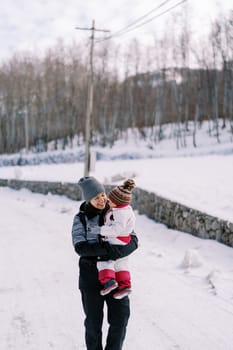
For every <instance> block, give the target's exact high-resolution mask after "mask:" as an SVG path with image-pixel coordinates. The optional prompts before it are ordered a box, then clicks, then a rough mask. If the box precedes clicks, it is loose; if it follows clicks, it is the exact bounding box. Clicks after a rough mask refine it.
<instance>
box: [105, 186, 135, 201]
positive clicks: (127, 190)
mask: <svg viewBox="0 0 233 350" xmlns="http://www.w3.org/2000/svg"><path fill="white" fill-rule="evenodd" d="M135 186H136V185H135V182H134V180H132V179H128V180H126V181H125V182H124V183H123V185H122V186H117V187H115V188H114V189H113V190H112V191H111V192H110V193H109V196H108V198H109V199H110V201H111V202H113V203H114V204H116V205H117V206H119V205H123V204H130V203H131V200H132V190H133V189H134V187H135Z"/></svg>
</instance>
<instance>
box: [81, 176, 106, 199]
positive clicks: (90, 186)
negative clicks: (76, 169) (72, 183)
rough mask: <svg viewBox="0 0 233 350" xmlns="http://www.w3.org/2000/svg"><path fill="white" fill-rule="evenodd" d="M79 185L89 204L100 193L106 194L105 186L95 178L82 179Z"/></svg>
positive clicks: (86, 177)
mask: <svg viewBox="0 0 233 350" xmlns="http://www.w3.org/2000/svg"><path fill="white" fill-rule="evenodd" d="M78 185H79V187H80V188H81V190H82V194H83V198H84V199H85V201H86V202H87V203H88V202H90V200H91V199H92V198H94V197H96V196H97V195H98V194H99V193H102V192H105V188H104V186H103V185H102V184H101V183H100V182H99V181H97V180H96V179H95V178H94V177H93V176H85V177H82V178H81V179H80V180H79V182H78Z"/></svg>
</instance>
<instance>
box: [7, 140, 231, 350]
mask: <svg viewBox="0 0 233 350" xmlns="http://www.w3.org/2000/svg"><path fill="white" fill-rule="evenodd" d="M228 136H229V135H228ZM221 140H222V143H221V144H216V142H215V143H214V141H213V139H212V140H211V142H209V143H207V142H206V139H205V137H204V136H203V138H202V137H201V134H199V144H200V147H199V148H198V149H193V148H192V147H191V146H189V147H187V148H186V149H183V150H181V152H177V151H175V150H174V147H173V149H172V147H171V143H170V145H168V143H169V142H170V141H168V143H167V144H165V143H163V145H162V144H161V147H160V146H158V147H157V148H156V154H157V156H156V158H152V157H151V155H148V147H146V145H145V144H143V143H142V142H141V143H138V142H136V141H135V140H132V139H130V140H128V141H127V142H126V141H122V142H119V143H117V145H116V146H115V147H113V149H106V150H105V155H106V159H107V158H108V159H111V160H103V159H102V160H99V161H97V162H96V165H95V169H94V170H93V171H92V172H91V175H93V176H95V177H97V178H98V179H99V180H100V181H102V182H104V183H106V184H107V183H115V184H118V183H121V182H122V179H123V178H126V177H133V178H134V179H135V181H136V184H137V186H138V187H140V188H143V189H146V190H148V191H153V192H156V193H157V194H159V195H162V196H164V197H167V198H169V199H172V200H176V201H178V202H180V203H183V204H186V205H189V206H191V207H193V208H196V209H199V210H202V211H205V212H207V213H209V214H212V215H216V216H218V217H220V218H223V219H226V220H229V221H231V222H233V188H232V179H233V153H232V151H231V150H232V143H229V140H228V138H227V137H225V136H223V135H221ZM187 141H189V140H187ZM133 150H134V151H135V153H136V152H138V154H140V155H141V156H140V157H138V158H140V159H124V160H122V159H116V160H114V161H113V160H112V159H113V158H114V157H113V156H114V155H117V154H118V155H119V154H122V152H123V151H125V152H126V151H127V152H128V153H129V154H130V153H131V152H133ZM102 151H103V150H102ZM143 154H144V158H143ZM159 154H160V156H159ZM148 156H149V157H150V158H148ZM134 158H135V157H134ZM83 171H84V165H83V163H81V162H80V163H78V162H77V163H73V164H72V163H65V164H53V165H52V164H41V165H38V166H33V165H30V166H23V167H19V166H12V167H11V166H7V167H0V178H15V179H28V180H46V181H62V182H64V181H68V182H77V180H78V179H79V178H80V177H81V176H83ZM119 179H120V180H119ZM79 205H80V202H76V201H72V200H69V199H68V198H66V197H63V196H53V195H51V194H48V195H41V194H35V193H34V194H33V193H31V192H29V191H28V190H25V189H24V190H20V191H15V190H12V189H9V188H4V187H0V211H1V219H0V324H1V328H0V349H3V350H21V349H23V350H41V349H43V350H49V349H56V350H64V349H66V350H75V349H79V350H81V349H85V343H84V327H83V321H84V315H83V311H82V306H81V299H80V294H79V291H78V287H77V276H78V256H77V255H76V254H75V252H74V250H73V247H72V244H71V226H72V221H73V216H74V214H75V213H76V212H77V211H78V208H79ZM136 220H137V221H136V232H137V234H138V237H139V242H140V246H139V249H138V250H137V251H136V252H134V253H133V254H132V255H131V257H130V263H131V273H132V281H133V293H132V295H131V296H130V300H131V318H130V321H129V325H128V331H127V337H126V340H125V344H124V349H125V350H142V349H144V348H146V349H161V350H171V349H180V350H202V349H211V350H232V344H233V331H232V324H233V249H232V248H230V247H228V246H225V245H223V244H221V243H219V242H216V241H213V240H202V239H200V238H197V237H194V236H192V235H189V234H186V233H183V232H178V231H175V230H171V229H168V228H167V227H166V226H164V225H161V224H157V223H155V222H154V221H152V220H149V219H148V218H147V217H145V216H143V215H139V214H138V213H137V212H136ZM106 329H107V321H106V319H105V323H104V337H105V336H106Z"/></svg>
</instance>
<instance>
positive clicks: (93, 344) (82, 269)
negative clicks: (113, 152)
mask: <svg viewBox="0 0 233 350" xmlns="http://www.w3.org/2000/svg"><path fill="white" fill-rule="evenodd" d="M78 185H79V186H80V188H81V190H82V193H83V197H84V199H85V202H84V203H82V204H81V206H80V211H79V213H78V214H77V215H76V216H75V217H74V222H73V227H72V240H73V245H74V249H75V251H76V252H77V253H78V254H79V255H80V259H79V289H80V291H81V297H82V304H83V309H84V312H85V315H86V318H85V323H84V324H85V340H86V346H87V350H103V346H102V324H103V316H104V302H106V304H107V319H108V323H109V329H108V335H107V341H106V346H105V348H104V349H105V350H121V349H122V345H123V341H124V338H125V334H126V327H127V323H128V319H129V315H130V307H129V298H128V297H125V298H123V299H120V300H118V299H114V298H113V297H112V293H110V294H108V295H106V296H101V295H100V290H101V284H100V283H99V280H98V270H97V266H96V264H97V261H100V260H109V259H110V260H116V259H118V258H122V257H124V256H127V255H129V254H130V253H132V252H133V251H134V250H135V249H137V246H138V241H137V237H136V236H135V235H134V234H132V238H131V241H130V243H129V244H127V245H123V246H122V245H120V246H117V245H112V246H111V245H110V244H109V243H108V242H101V241H99V235H100V226H102V225H103V224H104V215H105V213H106V212H107V210H108V209H109V205H108V203H107V196H106V194H105V189H104V187H103V185H102V184H100V183H99V182H98V181H97V180H96V179H95V178H94V177H84V178H81V179H80V180H79V182H78Z"/></svg>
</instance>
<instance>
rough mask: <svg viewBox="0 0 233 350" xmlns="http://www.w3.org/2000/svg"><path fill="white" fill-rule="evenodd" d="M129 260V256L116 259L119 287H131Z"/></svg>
mask: <svg viewBox="0 0 233 350" xmlns="http://www.w3.org/2000/svg"><path fill="white" fill-rule="evenodd" d="M128 261H129V259H128V257H124V258H121V259H118V260H116V261H115V271H116V280H117V282H118V288H119V289H122V288H130V287H131V277H130V272H129V267H128Z"/></svg>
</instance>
